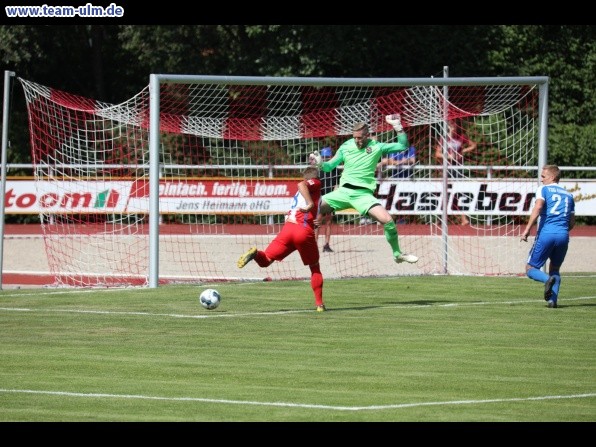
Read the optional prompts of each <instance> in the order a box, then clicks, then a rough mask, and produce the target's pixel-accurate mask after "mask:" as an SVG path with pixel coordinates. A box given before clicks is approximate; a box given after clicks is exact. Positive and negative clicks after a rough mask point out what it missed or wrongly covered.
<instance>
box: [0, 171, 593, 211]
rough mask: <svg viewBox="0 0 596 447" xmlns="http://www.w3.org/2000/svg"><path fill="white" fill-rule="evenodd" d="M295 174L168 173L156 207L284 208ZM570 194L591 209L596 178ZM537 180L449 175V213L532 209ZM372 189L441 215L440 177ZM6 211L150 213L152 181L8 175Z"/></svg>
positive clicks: (394, 204)
mask: <svg viewBox="0 0 596 447" xmlns="http://www.w3.org/2000/svg"><path fill="white" fill-rule="evenodd" d="M298 181H299V180H297V179H293V180H287V179H284V180H276V179H259V180H252V181H245V180H240V181H239V180H225V179H224V180H221V179H209V180H170V181H161V182H160V184H159V207H160V212H161V213H170V214H280V213H282V214H283V213H285V212H287V210H288V208H289V207H290V203H291V199H292V197H293V195H294V193H295V192H296V188H297V184H298ZM560 185H561V186H563V187H564V188H566V189H567V190H568V191H570V192H571V193H573V196H574V197H575V212H576V215H578V216H596V182H595V181H593V180H576V181H563V182H560ZM537 187H538V182H537V181H536V180H531V181H520V180H517V181H515V182H514V181H497V180H495V181H492V180H485V181H471V180H469V181H468V180H462V181H457V182H450V183H449V184H448V188H447V196H446V198H447V212H448V213H449V214H452V213H453V214H461V213H465V214H468V215H474V214H476V215H529V214H530V211H531V209H532V207H533V205H534V198H535V192H536V189H537ZM376 196H377V197H378V198H379V200H380V201H381V204H382V205H383V206H384V207H385V208H386V209H387V210H388V211H389V212H390V213H391V214H418V215H429V214H441V213H442V212H443V183H442V182H441V181H427V180H421V181H417V180H402V181H399V180H395V181H393V180H391V181H390V180H387V181H383V182H381V183H380V184H379V185H378V188H377V191H376ZM4 207H5V212H6V214H37V213H50V214H73V213H77V214H81V213H93V214H101V213H110V214H111V213H116V214H126V213H140V214H142V213H147V212H149V181H147V180H136V181H134V180H130V181H101V182H96V181H52V182H45V181H39V182H35V181H32V180H8V181H7V182H6V192H5V198H4Z"/></svg>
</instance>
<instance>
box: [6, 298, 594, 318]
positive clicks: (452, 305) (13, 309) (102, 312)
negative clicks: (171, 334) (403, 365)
mask: <svg viewBox="0 0 596 447" xmlns="http://www.w3.org/2000/svg"><path fill="white" fill-rule="evenodd" d="M21 296H22V295H21ZM595 298H596V296H581V297H576V298H565V302H568V301H580V300H593V299H595ZM536 302H540V301H539V300H537V299H530V300H519V301H498V302H494V301H481V302H473V303H444V304H408V305H401V304H396V305H393V306H374V307H370V306H365V307H366V310H367V311H371V310H382V309H420V308H421V307H445V308H447V307H448V308H456V307H467V306H490V305H504V304H528V303H536ZM342 310H343V309H342V308H341V307H338V308H336V311H342ZM351 310H358V309H353V308H351ZM0 311H7V312H54V313H75V314H95V315H128V316H144V317H170V318H191V319H199V320H202V319H206V318H232V317H254V316H271V315H291V314H300V313H313V312H314V310H313V309H301V310H279V311H271V312H243V313H220V312H217V313H216V312H214V313H210V314H204V315H203V314H200V315H182V314H164V313H152V312H133V311H112V310H84V309H31V308H25V307H0ZM331 311H333V309H331Z"/></svg>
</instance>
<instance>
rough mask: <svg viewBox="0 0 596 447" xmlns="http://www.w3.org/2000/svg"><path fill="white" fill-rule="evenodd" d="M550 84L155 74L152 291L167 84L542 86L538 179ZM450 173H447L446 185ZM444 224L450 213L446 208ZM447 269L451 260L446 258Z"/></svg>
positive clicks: (533, 80) (535, 80)
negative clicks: (164, 88) (163, 101)
mask: <svg viewBox="0 0 596 447" xmlns="http://www.w3.org/2000/svg"><path fill="white" fill-rule="evenodd" d="M548 81H549V78H548V77H546V76H536V77H534V76H530V77H484V78H481V77H460V78H447V77H445V78H316V77H264V76H192V75H168V74H152V75H151V76H150V81H149V90H150V133H149V151H150V155H149V162H150V167H149V176H150V181H149V185H150V186H149V188H150V196H149V202H150V204H149V206H150V214H149V225H150V226H149V238H150V239H149V287H150V288H157V287H158V283H159V148H160V132H159V129H160V87H161V85H163V84H174V83H176V84H227V85H234V84H236V85H276V86H291V85H295V86H314V87H317V86H336V87H337V86H343V87H349V86H354V87H357V86H374V87H383V86H391V87H401V86H403V87H407V86H438V87H450V86H484V85H538V88H539V103H538V114H539V117H538V126H539V129H538V133H539V136H538V139H539V140H538V141H539V147H538V150H539V154H538V170H537V172H538V177H537V181H538V182H539V180H540V170H541V168H542V166H543V165H544V164H545V163H546V160H547V154H548V148H547V140H548V131H547V125H548ZM446 176H447V171H446V170H445V169H444V170H443V177H444V183H445V184H446V182H447V180H446V178H447V177H446ZM443 213H444V216H443V221H446V216H447V210H446V207H443ZM443 235H444V237H443V244H445V246H444V253H445V254H446V253H447V246H446V244H448V239H447V229H446V226H445V227H444V232H443ZM443 262H444V269H445V271H447V265H448V259H447V257H446V255H445V259H444V261H443Z"/></svg>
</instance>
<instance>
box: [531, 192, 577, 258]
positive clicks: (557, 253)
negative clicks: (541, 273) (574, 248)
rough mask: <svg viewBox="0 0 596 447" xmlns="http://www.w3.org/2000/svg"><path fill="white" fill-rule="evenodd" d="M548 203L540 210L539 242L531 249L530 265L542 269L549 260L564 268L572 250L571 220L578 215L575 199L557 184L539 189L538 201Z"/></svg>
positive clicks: (537, 239)
mask: <svg viewBox="0 0 596 447" xmlns="http://www.w3.org/2000/svg"><path fill="white" fill-rule="evenodd" d="M538 199H542V200H544V205H543V206H542V209H541V210H540V219H539V221H538V231H537V232H536V239H535V240H534V244H533V245H532V248H531V249H530V255H529V256H528V264H529V265H531V266H532V267H535V268H542V266H543V265H544V264H545V263H546V260H547V259H550V261H551V263H552V264H553V265H556V266H560V265H561V264H563V261H564V260H565V255H566V254H567V248H568V246H569V219H570V218H571V215H572V214H574V213H575V202H574V200H573V195H571V194H570V193H569V192H567V190H566V189H565V188H563V187H561V186H559V185H557V184H556V183H553V184H550V185H544V186H541V187H540V188H538V191H537V192H536V200H538Z"/></svg>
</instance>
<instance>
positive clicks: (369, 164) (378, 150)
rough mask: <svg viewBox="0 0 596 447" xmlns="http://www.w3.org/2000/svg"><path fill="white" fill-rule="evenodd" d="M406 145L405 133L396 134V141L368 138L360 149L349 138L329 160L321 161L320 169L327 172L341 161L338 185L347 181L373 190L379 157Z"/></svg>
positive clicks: (404, 148) (401, 149)
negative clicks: (341, 168)
mask: <svg viewBox="0 0 596 447" xmlns="http://www.w3.org/2000/svg"><path fill="white" fill-rule="evenodd" d="M408 147H409V144H408V136H407V135H406V134H405V133H399V134H398V135H397V143H379V142H377V141H374V140H370V139H369V140H368V142H367V144H366V146H365V147H363V148H362V149H359V148H358V146H356V142H355V141H354V139H353V138H350V139H349V140H347V141H346V142H345V143H343V144H342V145H341V146H340V147H339V149H338V150H337V152H336V153H335V156H334V157H333V158H332V159H331V160H329V161H325V162H323V164H322V165H321V170H322V171H324V172H329V171H331V170H333V169H335V168H336V167H337V166H338V165H339V164H341V163H343V164H344V169H343V172H342V174H341V177H340V179H339V186H343V185H345V184H346V183H348V184H350V185H354V186H360V187H362V188H367V189H370V190H371V191H373V192H374V191H375V188H376V187H377V179H376V177H375V172H376V169H377V164H378V163H379V161H381V158H383V157H384V156H386V155H388V154H390V153H393V152H402V151H405V150H407V149H408Z"/></svg>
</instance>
